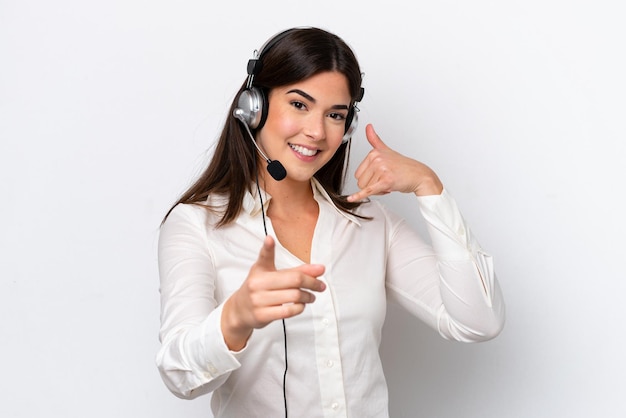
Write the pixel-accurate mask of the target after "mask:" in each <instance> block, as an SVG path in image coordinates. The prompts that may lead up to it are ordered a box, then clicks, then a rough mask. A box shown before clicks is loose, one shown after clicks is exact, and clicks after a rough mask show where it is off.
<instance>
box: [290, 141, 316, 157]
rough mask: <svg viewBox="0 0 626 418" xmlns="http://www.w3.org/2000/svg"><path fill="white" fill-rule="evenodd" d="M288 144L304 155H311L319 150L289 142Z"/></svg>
mask: <svg viewBox="0 0 626 418" xmlns="http://www.w3.org/2000/svg"><path fill="white" fill-rule="evenodd" d="M289 146H290V147H291V149H292V150H294V151H295V152H297V153H298V154H300V155H303V156H305V157H312V156H314V155H315V154H317V153H318V152H319V150H316V149H309V148H305V147H303V146H301V145H294V144H289Z"/></svg>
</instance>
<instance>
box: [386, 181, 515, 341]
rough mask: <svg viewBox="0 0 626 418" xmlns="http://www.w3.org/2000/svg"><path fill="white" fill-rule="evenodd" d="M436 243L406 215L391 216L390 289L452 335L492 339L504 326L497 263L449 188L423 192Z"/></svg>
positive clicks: (408, 306) (395, 297) (392, 295)
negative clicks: (412, 225)
mask: <svg viewBox="0 0 626 418" xmlns="http://www.w3.org/2000/svg"><path fill="white" fill-rule="evenodd" d="M418 202H419V205H420V210H421V213H422V215H423V217H424V220H425V221H426V226H427V230H428V233H429V235H430V238H431V243H432V246H430V245H427V244H426V243H424V242H423V240H422V239H421V238H420V237H419V236H418V234H417V233H416V232H415V231H414V230H413V229H412V228H409V227H407V225H406V223H405V221H404V220H402V219H400V218H398V217H395V216H393V217H391V222H392V226H391V232H390V235H391V236H390V244H389V245H390V249H389V258H388V265H387V289H388V294H389V296H390V298H391V299H393V300H395V301H396V302H398V303H399V304H400V305H401V306H403V307H404V308H406V309H407V310H408V311H409V312H411V313H412V314H413V315H415V316H417V317H418V318H420V319H422V320H423V321H424V322H426V323H427V324H428V325H429V326H431V327H432V328H434V329H436V330H437V331H438V332H439V334H440V335H441V336H442V337H444V338H446V339H451V340H456V341H462V342H479V341H486V340H489V339H492V338H494V337H495V336H497V335H498V334H499V333H500V331H501V330H502V327H503V326H504V317H505V308H504V302H503V298H502V293H501V290H500V287H499V285H498V281H497V278H496V275H495V271H494V268H493V260H492V257H491V255H489V254H488V253H486V252H485V251H484V250H483V249H482V248H481V247H480V245H479V243H478V241H477V240H476V239H475V238H474V236H473V235H472V233H471V231H470V229H469V227H468V226H467V225H466V223H465V220H464V219H463V216H462V215H461V213H460V212H459V210H458V208H457V205H456V202H455V201H454V199H453V198H452V196H451V195H449V194H448V192H447V191H446V190H444V191H443V193H442V194H441V195H436V196H422V197H418Z"/></svg>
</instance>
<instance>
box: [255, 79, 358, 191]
mask: <svg viewBox="0 0 626 418" xmlns="http://www.w3.org/2000/svg"><path fill="white" fill-rule="evenodd" d="M268 100H269V110H268V115H267V120H266V122H265V125H264V126H263V128H262V129H261V130H260V131H259V133H258V136H257V141H258V143H259V145H260V146H261V148H262V149H263V150H264V151H265V153H266V154H267V156H268V157H269V158H270V159H272V160H278V161H280V162H281V163H282V164H283V166H284V167H285V169H286V170H287V178H288V179H291V180H295V181H302V182H308V181H309V180H310V179H311V177H313V175H314V174H315V173H316V172H317V171H318V170H319V169H320V168H322V167H323V166H324V164H326V163H327V162H328V161H329V160H330V159H331V158H332V156H333V155H334V154H335V151H337V148H339V145H341V140H342V138H343V134H344V132H345V123H346V117H347V115H348V110H349V108H350V92H349V89H348V80H347V79H346V77H345V76H344V75H343V74H341V73H339V72H335V71H333V72H324V73H320V74H317V75H314V76H312V77H310V78H308V79H306V80H303V81H299V82H297V83H294V84H290V85H287V86H283V87H277V88H274V89H272V90H271V91H270V93H269V97H268Z"/></svg>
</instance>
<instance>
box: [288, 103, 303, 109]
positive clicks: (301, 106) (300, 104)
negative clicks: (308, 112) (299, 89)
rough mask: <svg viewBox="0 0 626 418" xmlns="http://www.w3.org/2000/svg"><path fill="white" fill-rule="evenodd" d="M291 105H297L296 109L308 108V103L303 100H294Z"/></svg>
mask: <svg viewBox="0 0 626 418" xmlns="http://www.w3.org/2000/svg"><path fill="white" fill-rule="evenodd" d="M291 105H292V106H293V107H295V108H296V109H305V108H306V105H305V104H304V103H302V102H297V101H293V102H291Z"/></svg>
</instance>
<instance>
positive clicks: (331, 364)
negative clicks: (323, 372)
mask: <svg viewBox="0 0 626 418" xmlns="http://www.w3.org/2000/svg"><path fill="white" fill-rule="evenodd" d="M334 364H335V363H333V361H332V360H328V361H327V362H326V366H327V367H333V365H334Z"/></svg>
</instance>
